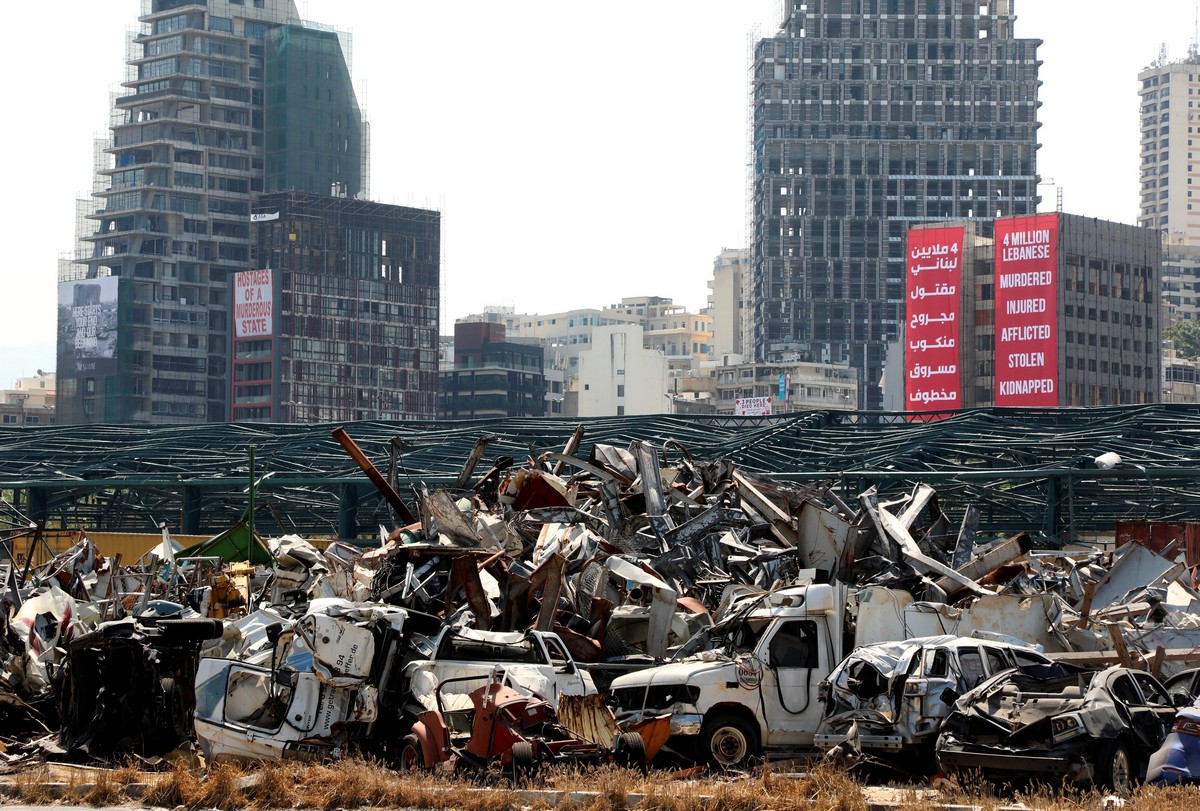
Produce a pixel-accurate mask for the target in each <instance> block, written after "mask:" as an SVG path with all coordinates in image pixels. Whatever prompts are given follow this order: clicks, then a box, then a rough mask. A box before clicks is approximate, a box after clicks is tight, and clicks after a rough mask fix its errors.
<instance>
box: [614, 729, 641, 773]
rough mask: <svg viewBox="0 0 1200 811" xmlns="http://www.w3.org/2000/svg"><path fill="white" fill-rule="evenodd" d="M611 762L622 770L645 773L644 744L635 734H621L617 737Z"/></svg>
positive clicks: (639, 736)
mask: <svg viewBox="0 0 1200 811" xmlns="http://www.w3.org/2000/svg"><path fill="white" fill-rule="evenodd" d="M613 760H615V761H616V764H617V765H618V766H620V767H621V768H623V769H637V770H638V771H640V772H642V773H643V774H645V773H646V767H647V765H648V764H647V763H646V742H645V741H644V740H642V736H641V735H639V734H638V733H636V732H622V733H621V734H620V735H619V736H618V737H617V745H616V748H615V749H614V750H613Z"/></svg>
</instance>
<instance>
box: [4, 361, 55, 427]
mask: <svg viewBox="0 0 1200 811" xmlns="http://www.w3.org/2000/svg"><path fill="white" fill-rule="evenodd" d="M54 404H55V377H54V373H53V372H41V373H39V374H37V375H35V376H34V377H19V378H17V381H16V383H15V384H14V385H13V387H12V388H11V389H3V390H0V424H4V425H53V424H54V423H55V416H54Z"/></svg>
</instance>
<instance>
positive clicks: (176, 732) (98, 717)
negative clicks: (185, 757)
mask: <svg viewBox="0 0 1200 811" xmlns="http://www.w3.org/2000/svg"><path fill="white" fill-rule="evenodd" d="M222 631H223V626H222V623H221V622H220V621H217V620H210V619H203V618H181V617H164V618H158V617H155V616H149V615H148V616H145V617H140V618H135V617H128V618H126V619H122V620H113V621H109V622H104V623H101V624H100V625H98V626H97V627H96V628H95V629H94V630H91V631H88V632H86V633H82V634H80V635H78V636H76V637H74V638H73V639H72V640H71V641H70V642H68V643H66V653H65V658H64V660H63V663H62V666H61V667H60V668H58V669H57V670H56V671H55V674H54V677H53V683H54V688H55V695H56V696H57V699H58V709H59V716H60V717H61V719H62V727H61V730H60V733H59V740H60V745H61V746H62V748H63V750H64V751H65V752H67V753H81V754H86V755H91V754H92V753H96V754H98V755H105V756H109V755H112V754H126V755H138V756H142V757H153V756H156V755H163V754H166V753H167V752H170V751H171V750H173V749H175V748H176V747H178V746H179V745H180V744H182V743H184V742H185V741H187V740H188V738H189V737H190V735H191V733H192V707H194V706H195V694H194V692H193V682H194V679H195V676H196V669H197V665H198V661H199V657H200V645H201V643H202V642H203V641H205V640H209V639H214V638H219V637H220V636H221V634H222Z"/></svg>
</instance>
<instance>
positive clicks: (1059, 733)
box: [1050, 712, 1086, 743]
mask: <svg viewBox="0 0 1200 811" xmlns="http://www.w3.org/2000/svg"><path fill="white" fill-rule="evenodd" d="M1084 732H1086V730H1085V729H1084V728H1083V717H1082V716H1080V715H1079V713H1077V712H1069V713H1064V714H1063V715H1056V716H1054V717H1053V718H1051V719H1050V738H1051V740H1053V741H1054V742H1055V743H1061V742H1062V741H1069V740H1070V739H1071V738H1074V737H1077V736H1079V735H1082V734H1084Z"/></svg>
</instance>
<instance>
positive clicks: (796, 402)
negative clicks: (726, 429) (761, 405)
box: [710, 361, 858, 414]
mask: <svg viewBox="0 0 1200 811" xmlns="http://www.w3.org/2000/svg"><path fill="white" fill-rule="evenodd" d="M710 374H711V375H712V376H713V378H714V379H715V381H716V383H715V394H714V410H715V411H716V413H718V414H736V413H737V412H736V404H737V401H738V400H742V399H747V398H770V400H771V413H772V414H789V413H795V412H799V411H822V410H829V409H834V410H838V411H852V410H854V409H855V408H857V407H858V406H857V402H856V401H857V398H858V371H857V370H856V369H854V368H852V367H850V366H837V365H834V364H829V363H813V362H811V361H789V362H782V363H739V362H734V363H725V364H722V365H720V366H717V367H715V368H713V369H712V370H711V372H710Z"/></svg>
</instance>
